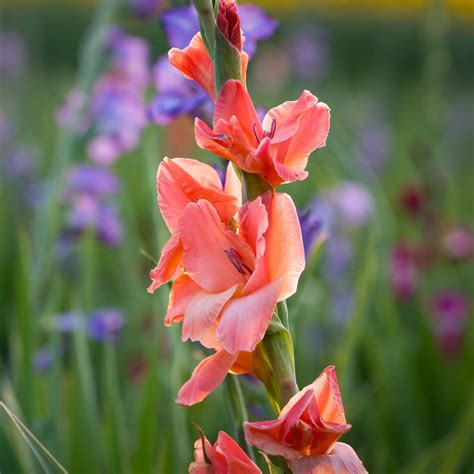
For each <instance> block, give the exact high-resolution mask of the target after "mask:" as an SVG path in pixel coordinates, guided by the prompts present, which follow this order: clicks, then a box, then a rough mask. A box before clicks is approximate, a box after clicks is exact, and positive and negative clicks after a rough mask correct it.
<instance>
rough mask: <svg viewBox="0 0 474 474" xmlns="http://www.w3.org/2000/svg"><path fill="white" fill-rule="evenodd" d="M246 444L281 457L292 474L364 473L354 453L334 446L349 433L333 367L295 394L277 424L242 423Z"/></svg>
mask: <svg viewBox="0 0 474 474" xmlns="http://www.w3.org/2000/svg"><path fill="white" fill-rule="evenodd" d="M244 429H245V437H246V440H247V442H248V443H249V444H252V445H254V446H256V447H257V448H259V449H261V450H263V451H265V452H266V453H267V454H269V455H274V456H283V457H284V458H285V459H286V461H287V464H288V466H289V467H290V469H291V470H292V472H293V473H298V474H311V473H314V474H316V473H321V472H325V473H334V474H344V473H347V474H349V473H350V474H358V473H360V474H362V473H365V472H366V471H365V469H364V467H363V465H362V463H361V461H360V460H359V458H358V457H357V455H356V454H355V452H354V451H353V449H352V448H351V447H350V446H348V445H346V444H344V443H337V442H336V441H337V440H338V439H339V437H340V436H341V435H343V434H344V433H347V432H348V431H349V430H350V429H351V425H349V424H347V423H346V417H345V414H344V407H343V405H342V400H341V394H340V392H339V387H338V383H337V378H336V372H335V369H334V367H332V366H330V367H327V368H326V369H324V371H323V372H322V373H321V374H320V375H319V377H318V378H317V379H316V380H315V381H314V382H313V383H312V384H311V385H308V386H307V387H305V388H304V389H303V390H301V391H300V392H299V393H297V394H296V395H295V396H293V398H291V400H290V401H289V402H288V403H287V405H286V406H285V407H284V408H283V410H282V411H281V413H280V416H279V417H278V419H276V420H272V421H262V422H253V423H249V422H246V423H244Z"/></svg>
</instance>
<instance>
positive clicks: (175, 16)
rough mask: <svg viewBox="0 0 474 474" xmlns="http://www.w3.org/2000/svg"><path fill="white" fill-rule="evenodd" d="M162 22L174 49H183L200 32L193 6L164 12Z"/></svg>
mask: <svg viewBox="0 0 474 474" xmlns="http://www.w3.org/2000/svg"><path fill="white" fill-rule="evenodd" d="M161 22H162V25H163V29H164V30H165V33H166V37H167V38H168V43H169V45H170V46H171V47H173V48H179V49H183V48H185V47H186V46H188V44H189V43H190V42H191V39H192V37H193V36H194V35H195V34H196V33H197V32H198V31H199V20H198V16H197V12H196V10H195V8H194V7H193V6H189V7H178V8H172V9H170V10H168V11H165V12H163V14H162V15H161Z"/></svg>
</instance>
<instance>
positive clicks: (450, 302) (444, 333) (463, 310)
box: [430, 291, 469, 354]
mask: <svg viewBox="0 0 474 474" xmlns="http://www.w3.org/2000/svg"><path fill="white" fill-rule="evenodd" d="M430 309H431V311H432V313H433V315H434V317H435V324H436V333H437V337H438V340H439V344H440V346H441V349H442V350H443V351H444V352H445V353H447V354H453V353H455V352H458V351H459V350H460V348H461V345H462V335H463V331H464V327H465V325H466V320H467V315H468V312H469V301H468V299H467V298H466V297H465V296H464V295H462V294H461V293H459V292H455V291H442V292H440V293H438V294H437V295H435V296H434V297H433V298H432V299H431V301H430Z"/></svg>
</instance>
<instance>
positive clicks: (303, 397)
mask: <svg viewBox="0 0 474 474" xmlns="http://www.w3.org/2000/svg"><path fill="white" fill-rule="evenodd" d="M312 397H313V394H312V391H311V389H303V390H301V391H300V392H298V393H297V394H296V395H294V396H293V397H292V398H291V400H290V401H289V402H288V403H287V404H286V406H285V407H284V408H283V410H282V412H281V413H280V416H279V417H278V419H277V420H270V421H257V422H253V423H249V422H246V423H244V431H245V439H246V440H247V443H249V444H251V445H253V446H256V447H257V448H258V449H261V450H262V451H265V452H266V453H267V454H270V455H274V456H283V457H284V458H285V459H296V458H299V457H301V456H302V454H301V453H300V452H299V451H298V450H297V449H295V448H293V447H292V446H290V445H288V444H287V443H284V442H282V441H283V439H284V437H285V436H286V434H287V433H288V432H289V430H290V429H291V427H292V426H294V424H295V423H296V422H297V421H298V419H299V417H300V416H301V415H302V413H303V412H304V411H305V410H306V408H307V407H308V405H309V403H310V402H311V399H312Z"/></svg>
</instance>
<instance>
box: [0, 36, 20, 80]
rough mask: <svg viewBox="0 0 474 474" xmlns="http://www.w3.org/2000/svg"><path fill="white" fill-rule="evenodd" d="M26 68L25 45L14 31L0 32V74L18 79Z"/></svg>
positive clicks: (3, 76)
mask: <svg viewBox="0 0 474 474" xmlns="http://www.w3.org/2000/svg"><path fill="white" fill-rule="evenodd" d="M25 68H26V47H25V42H24V41H23V38H22V37H21V36H20V35H19V34H18V33H16V32H13V31H4V32H0V76H1V77H2V78H9V79H11V80H14V79H18V77H19V76H21V75H22V74H23V72H24V71H25Z"/></svg>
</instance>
